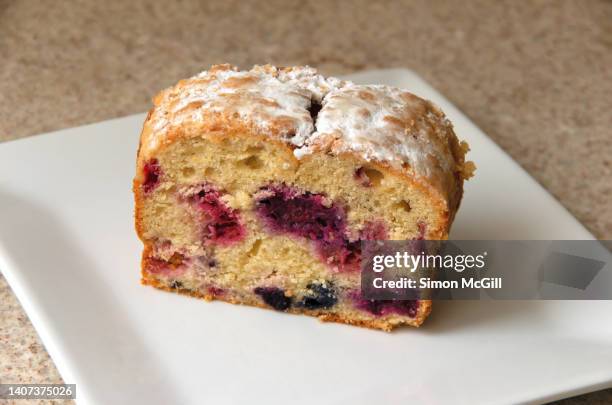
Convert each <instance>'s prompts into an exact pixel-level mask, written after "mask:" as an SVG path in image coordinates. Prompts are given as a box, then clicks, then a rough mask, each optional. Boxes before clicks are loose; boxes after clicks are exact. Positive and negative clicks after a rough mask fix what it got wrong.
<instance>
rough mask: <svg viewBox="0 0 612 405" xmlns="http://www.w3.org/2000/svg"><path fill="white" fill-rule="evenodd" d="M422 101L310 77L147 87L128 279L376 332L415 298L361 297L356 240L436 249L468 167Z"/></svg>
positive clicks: (204, 77) (298, 72)
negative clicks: (137, 253)
mask: <svg viewBox="0 0 612 405" xmlns="http://www.w3.org/2000/svg"><path fill="white" fill-rule="evenodd" d="M467 149H468V148H467V145H466V144H465V143H460V142H459V141H458V140H457V137H456V136H455V134H454V133H453V130H452V126H451V124H450V122H449V121H448V120H447V119H446V118H445V116H444V115H443V114H442V112H441V111H440V110H439V109H438V108H437V107H436V106H434V105H433V104H432V103H430V102H428V101H426V100H423V99H421V98H419V97H417V96H415V95H413V94H410V93H408V92H406V91H404V90H400V89H397V88H392V87H388V86H363V85H356V84H353V83H350V82H346V81H341V80H338V79H335V78H324V77H322V76H321V75H319V74H317V72H316V71H315V70H314V69H312V68H310V67H293V68H276V67H273V66H256V67H254V68H253V69H252V70H250V71H237V70H236V68H234V67H232V66H229V65H217V66H213V67H212V68H211V69H210V70H208V71H205V72H202V73H201V74H199V75H197V76H195V77H192V78H190V79H187V80H183V81H181V82H179V83H178V84H177V85H175V86H174V87H171V88H169V89H167V90H164V91H162V92H161V93H160V94H159V95H158V96H156V97H155V99H154V107H153V108H152V109H151V111H150V112H149V114H148V116H147V119H146V121H145V123H144V126H143V130H142V134H141V139H140V147H139V151H138V158H137V169H136V170H137V171H136V177H135V179H134V186H133V189H134V194H135V200H136V229H137V232H138V236H139V237H140V239H141V240H142V241H143V243H144V251H143V255H142V283H143V284H147V285H151V286H154V287H157V288H160V289H164V290H168V291H174V292H178V293H184V294H189V295H192V296H196V297H201V298H205V299H216V300H223V301H227V302H231V303H237V304H247V305H253V306H259V307H265V308H272V309H275V310H278V311H285V312H291V313H300V314H306V315H312V316H316V317H319V318H320V319H322V320H325V321H336V322H343V323H348V324H353V325H362V326H367V327H372V328H379V329H384V330H390V329H392V328H393V327H395V326H398V325H402V324H407V325H413V326H419V325H420V324H421V323H422V322H423V320H424V319H425V318H426V317H427V315H428V314H429V312H430V308H431V302H429V301H373V300H367V299H364V298H363V297H362V296H361V293H360V266H359V264H360V255H361V251H360V250H361V243H360V242H361V241H362V240H380V239H392V240H404V239H446V238H447V236H448V232H449V228H450V225H451V223H452V221H453V217H454V215H455V213H456V211H457V208H458V207H459V203H460V200H461V196H462V190H463V180H464V179H465V178H467V177H469V175H470V173H471V171H472V169H473V167H472V164H471V163H470V162H465V160H464V156H465V153H466V151H467Z"/></svg>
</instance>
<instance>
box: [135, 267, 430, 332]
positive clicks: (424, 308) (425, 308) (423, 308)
mask: <svg viewBox="0 0 612 405" xmlns="http://www.w3.org/2000/svg"><path fill="white" fill-rule="evenodd" d="M140 282H141V284H143V285H148V286H152V287H155V288H157V289H159V290H163V291H167V292H172V293H179V294H182V295H188V296H191V297H194V298H199V299H203V300H206V301H215V300H216V301H224V302H228V303H230V304H240V305H248V306H252V307H258V308H264V309H271V310H274V309H273V308H270V307H269V306H267V305H265V304H263V303H262V302H260V301H256V300H237V299H233V298H231V297H226V296H214V295H212V294H206V293H203V292H201V291H196V290H190V289H187V288H171V287H169V286H168V285H165V284H163V283H162V282H160V281H159V280H157V279H155V278H148V277H146V276H145V275H144V274H143V276H142V278H141V280H140ZM282 312H285V313H290V314H296V315H308V316H312V317H315V318H318V319H319V320H320V321H322V322H336V323H343V324H347V325H353V326H360V327H365V328H370V329H379V330H383V331H385V332H390V331H392V330H393V329H394V328H396V327H399V326H403V325H408V326H413V327H417V328H418V327H419V326H421V324H422V323H423V322H424V321H425V319H426V318H427V316H428V315H429V313H430V312H431V301H419V309H418V312H417V314H416V316H415V317H414V318H413V319H410V320H405V319H402V320H382V319H380V320H376V319H372V320H363V319H353V318H350V317H346V316H343V315H342V314H338V313H329V312H325V311H320V310H308V309H295V308H289V309H287V310H285V311H282Z"/></svg>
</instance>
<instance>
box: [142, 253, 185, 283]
mask: <svg viewBox="0 0 612 405" xmlns="http://www.w3.org/2000/svg"><path fill="white" fill-rule="evenodd" d="M187 261H188V260H187V259H186V258H185V256H183V255H182V254H180V253H174V254H173V255H172V257H170V259H168V260H163V259H159V258H157V257H148V258H147V259H146V263H145V270H146V271H148V272H149V273H152V274H158V275H162V276H166V277H178V276H180V275H182V274H183V273H184V272H185V270H187Z"/></svg>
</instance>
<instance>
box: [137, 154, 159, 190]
mask: <svg viewBox="0 0 612 405" xmlns="http://www.w3.org/2000/svg"><path fill="white" fill-rule="evenodd" d="M143 172H144V181H143V183H142V189H143V190H144V192H145V193H150V192H151V191H153V190H155V187H157V185H158V184H159V178H160V177H161V173H162V170H161V166H160V165H159V162H158V161H157V159H151V160H149V161H147V162H146V163H145V164H144V168H143Z"/></svg>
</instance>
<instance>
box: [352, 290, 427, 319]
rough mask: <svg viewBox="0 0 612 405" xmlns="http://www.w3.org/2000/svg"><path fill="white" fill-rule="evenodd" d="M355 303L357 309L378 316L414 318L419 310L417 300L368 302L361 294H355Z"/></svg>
mask: <svg viewBox="0 0 612 405" xmlns="http://www.w3.org/2000/svg"><path fill="white" fill-rule="evenodd" d="M353 302H354V305H355V307H356V308H358V309H360V310H362V311H366V312H369V313H370V314H372V315H376V316H385V315H390V314H398V315H404V316H409V317H411V318H414V317H415V316H416V314H417V310H418V309H419V301H417V300H368V299H365V298H363V297H361V294H359V292H356V293H355V294H353Z"/></svg>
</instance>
